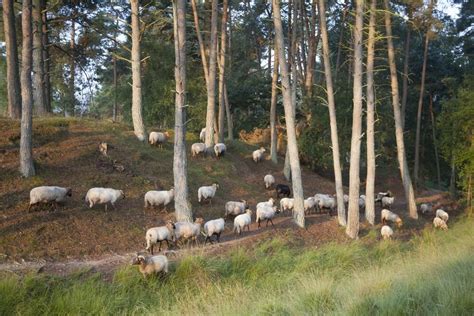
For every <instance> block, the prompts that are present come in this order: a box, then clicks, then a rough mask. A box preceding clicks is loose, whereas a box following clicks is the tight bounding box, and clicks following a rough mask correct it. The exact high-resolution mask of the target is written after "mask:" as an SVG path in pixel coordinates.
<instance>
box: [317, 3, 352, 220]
mask: <svg viewBox="0 0 474 316" xmlns="http://www.w3.org/2000/svg"><path fill="white" fill-rule="evenodd" d="M319 16H320V23H321V26H320V28H321V30H320V32H321V39H322V44H323V51H322V55H323V56H322V57H323V61H324V74H325V77H326V91H327V98H328V109H329V120H330V126H331V143H332V157H333V165H334V180H335V182H336V183H335V184H336V198H337V217H338V222H339V225H342V226H346V224H347V221H346V210H345V205H344V187H343V185H342V171H341V161H340V153H339V138H338V133H337V118H336V104H335V101H334V87H333V80H332V72H331V61H330V59H329V38H328V32H327V26H326V8H325V0H319Z"/></svg>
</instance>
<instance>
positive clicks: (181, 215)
mask: <svg viewBox="0 0 474 316" xmlns="http://www.w3.org/2000/svg"><path fill="white" fill-rule="evenodd" d="M173 17H174V19H173V21H174V47H175V68H174V74H175V82H176V102H175V128H174V157H173V175H174V189H175V194H174V205H175V210H176V220H177V221H188V222H191V221H192V212H191V205H190V203H189V197H188V174H187V172H188V168H187V160H186V0H174V1H173Z"/></svg>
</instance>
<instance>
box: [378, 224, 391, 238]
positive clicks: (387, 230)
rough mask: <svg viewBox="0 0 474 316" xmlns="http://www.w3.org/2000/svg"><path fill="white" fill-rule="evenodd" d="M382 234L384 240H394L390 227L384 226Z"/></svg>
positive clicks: (381, 230)
mask: <svg viewBox="0 0 474 316" xmlns="http://www.w3.org/2000/svg"><path fill="white" fill-rule="evenodd" d="M380 234H381V235H382V238H383V239H392V236H393V229H392V228H391V227H390V226H388V225H384V226H382V229H380Z"/></svg>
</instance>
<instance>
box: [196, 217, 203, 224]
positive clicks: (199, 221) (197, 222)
mask: <svg viewBox="0 0 474 316" xmlns="http://www.w3.org/2000/svg"><path fill="white" fill-rule="evenodd" d="M194 223H195V224H202V223H204V218H202V217H198V218H196V220H195V221H194Z"/></svg>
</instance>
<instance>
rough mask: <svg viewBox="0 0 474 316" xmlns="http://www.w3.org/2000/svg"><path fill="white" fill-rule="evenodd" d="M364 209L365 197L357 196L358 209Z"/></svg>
mask: <svg viewBox="0 0 474 316" xmlns="http://www.w3.org/2000/svg"><path fill="white" fill-rule="evenodd" d="M364 208H365V195H363V194H362V195H361V196H359V209H364Z"/></svg>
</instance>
